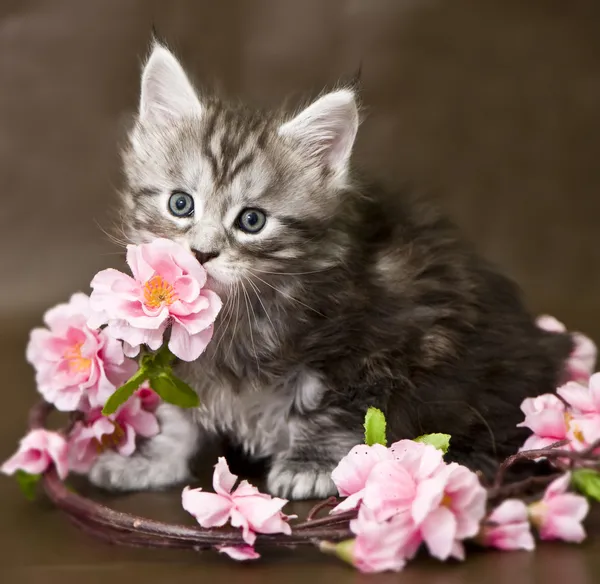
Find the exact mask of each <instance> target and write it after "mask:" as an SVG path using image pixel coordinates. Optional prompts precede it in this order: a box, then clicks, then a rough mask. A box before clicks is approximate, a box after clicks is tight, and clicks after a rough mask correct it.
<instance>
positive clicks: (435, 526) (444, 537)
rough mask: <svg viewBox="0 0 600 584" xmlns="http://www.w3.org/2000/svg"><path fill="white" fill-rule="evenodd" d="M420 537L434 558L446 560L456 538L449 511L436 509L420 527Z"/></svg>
mask: <svg viewBox="0 0 600 584" xmlns="http://www.w3.org/2000/svg"><path fill="white" fill-rule="evenodd" d="M421 535H422V536H423V541H424V542H425V543H426V544H427V548H428V549H429V553H430V554H431V555H432V556H433V557H434V558H437V559H439V560H447V559H448V558H449V557H450V554H451V553H452V551H453V547H454V539H455V536H456V519H455V517H454V515H453V514H452V512H451V511H450V509H447V508H446V507H438V508H437V509H436V510H435V511H433V512H432V513H430V514H429V516H428V517H427V519H425V521H424V522H423V523H422V525H421Z"/></svg>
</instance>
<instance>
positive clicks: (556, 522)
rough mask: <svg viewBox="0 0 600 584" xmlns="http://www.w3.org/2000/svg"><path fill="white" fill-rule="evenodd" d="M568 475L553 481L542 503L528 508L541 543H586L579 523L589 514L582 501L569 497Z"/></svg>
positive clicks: (571, 494)
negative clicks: (560, 541) (553, 541)
mask: <svg viewBox="0 0 600 584" xmlns="http://www.w3.org/2000/svg"><path fill="white" fill-rule="evenodd" d="M570 483H571V473H569V472H568V473H565V474H564V475H563V476H561V477H559V478H557V479H556V480H554V481H553V482H552V483H550V485H548V487H547V488H546V491H545V493H544V497H543V498H542V500H541V501H537V502H535V503H532V504H531V505H529V517H530V519H531V522H532V523H533V524H534V525H535V526H536V527H537V529H538V532H539V534H540V537H541V538H542V539H545V540H548V539H562V540H564V541H570V542H574V543H581V542H582V541H583V540H584V539H585V530H584V528H583V525H582V521H583V520H584V519H585V517H586V515H587V514H588V511H589V504H588V502H587V500H586V499H585V497H582V496H581V495H575V494H574V493H568V492H567V489H568V488H569V484H570Z"/></svg>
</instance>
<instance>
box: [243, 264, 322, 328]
mask: <svg viewBox="0 0 600 584" xmlns="http://www.w3.org/2000/svg"><path fill="white" fill-rule="evenodd" d="M248 270H249V271H251V272H254V270H253V269H251V268H248ZM254 277H255V278H257V279H258V280H260V281H261V282H262V283H263V284H266V285H267V286H269V288H272V289H273V290H275V292H279V294H281V295H282V296H285V297H286V298H289V299H290V300H293V301H294V302H297V303H298V304H300V305H302V306H304V307H305V308H308V309H309V310H312V311H313V312H314V313H316V314H318V315H319V316H322V317H323V318H325V315H324V314H323V313H322V312H319V311H318V310H316V309H315V308H313V307H312V306H309V305H308V304H304V302H302V301H301V300H298V299H297V298H294V297H293V296H290V295H289V294H288V293H287V292H284V291H283V290H280V289H279V288H277V287H275V286H273V285H272V284H269V282H267V281H266V280H263V279H262V278H261V277H260V276H258V275H256V274H254Z"/></svg>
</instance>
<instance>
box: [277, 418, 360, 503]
mask: <svg viewBox="0 0 600 584" xmlns="http://www.w3.org/2000/svg"><path fill="white" fill-rule="evenodd" d="M290 438H291V443H290V444H291V445H290V448H289V449H288V450H287V451H284V452H281V453H279V454H277V455H276V456H275V457H274V458H273V463H272V466H271V470H270V471H269V475H268V477H267V487H268V489H269V491H270V492H271V493H272V494H273V495H276V496H278V497H284V498H286V499H292V500H301V499H318V498H323V497H329V496H331V495H336V494H337V489H336V487H335V485H334V483H333V481H332V480H331V472H332V471H333V469H334V468H335V467H336V466H337V465H338V463H339V461H340V460H341V459H342V458H343V457H344V456H346V454H348V452H349V450H350V449H351V448H352V447H353V446H356V445H357V444H360V443H361V441H362V440H361V436H360V435H359V434H357V433H355V432H351V431H348V430H345V429H343V428H341V427H339V426H337V425H335V424H334V423H333V420H332V419H331V418H329V417H326V416H319V417H317V418H313V419H311V418H306V419H295V420H292V421H291V422H290Z"/></svg>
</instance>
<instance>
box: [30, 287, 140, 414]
mask: <svg viewBox="0 0 600 584" xmlns="http://www.w3.org/2000/svg"><path fill="white" fill-rule="evenodd" d="M89 315H90V299H89V298H88V296H86V295H85V294H73V296H71V299H70V300H69V302H68V303H67V304H59V305H58V306H56V307H54V308H52V309H51V310H49V311H48V312H46V314H45V315H44V322H45V323H46V326H47V327H48V328H37V329H34V330H33V331H31V336H30V340H29V344H28V346H27V360H28V361H29V363H31V364H32V365H33V366H34V367H35V369H36V380H37V385H38V389H39V391H40V393H41V394H42V395H43V396H44V399H45V400H46V401H47V402H49V403H52V404H54V405H55V406H56V408H57V409H58V410H61V411H73V410H76V409H78V408H79V407H80V406H81V403H82V400H83V401H85V400H86V398H87V400H89V402H90V404H92V405H93V406H99V405H103V404H104V402H105V401H106V399H107V398H108V397H109V396H110V395H111V394H112V393H113V392H114V391H115V389H116V388H117V387H118V386H120V385H121V384H122V383H124V382H125V381H126V380H127V379H128V378H129V377H130V376H131V375H133V373H134V372H135V370H136V369H137V365H136V364H135V362H134V361H132V360H130V359H126V358H125V355H124V354H123V348H122V346H121V343H120V342H119V341H117V340H116V339H113V338H111V337H109V336H108V335H107V334H106V333H105V332H103V331H98V330H93V329H90V328H89V327H88V326H87V324H86V323H87V319H88V317H89Z"/></svg>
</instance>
